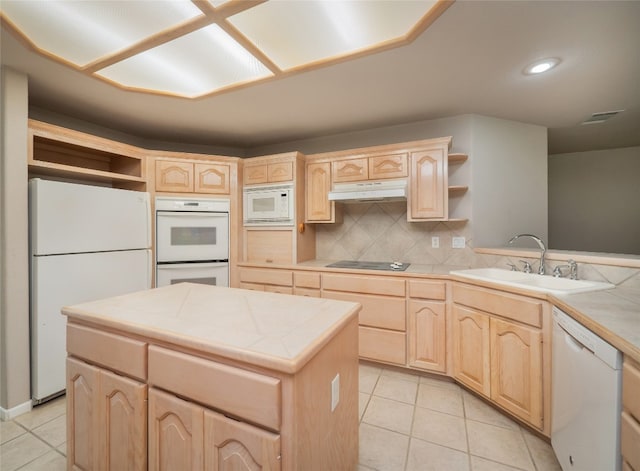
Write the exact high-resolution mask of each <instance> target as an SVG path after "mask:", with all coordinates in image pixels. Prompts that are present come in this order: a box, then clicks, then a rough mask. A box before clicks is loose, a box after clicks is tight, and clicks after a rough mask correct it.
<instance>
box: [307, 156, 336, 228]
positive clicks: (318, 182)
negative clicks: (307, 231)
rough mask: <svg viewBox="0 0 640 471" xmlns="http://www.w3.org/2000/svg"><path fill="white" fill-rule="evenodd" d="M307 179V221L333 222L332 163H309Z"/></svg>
mask: <svg viewBox="0 0 640 471" xmlns="http://www.w3.org/2000/svg"><path fill="white" fill-rule="evenodd" d="M306 180H307V181H306V184H307V197H306V198H305V205H306V206H305V208H306V213H305V218H306V222H333V210H332V209H333V203H332V202H331V201H329V191H330V190H331V164H330V163H329V162H322V163H316V164H308V165H307V177H306Z"/></svg>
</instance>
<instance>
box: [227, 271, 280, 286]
mask: <svg viewBox="0 0 640 471" xmlns="http://www.w3.org/2000/svg"><path fill="white" fill-rule="evenodd" d="M240 281H241V282H243V283H262V284H267V285H279V286H293V273H292V272H290V271H288V270H260V269H255V268H240Z"/></svg>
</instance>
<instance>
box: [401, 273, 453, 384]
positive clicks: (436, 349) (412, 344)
mask: <svg viewBox="0 0 640 471" xmlns="http://www.w3.org/2000/svg"><path fill="white" fill-rule="evenodd" d="M408 284H409V296H410V298H411V299H409V304H408V337H407V342H408V363H409V366H412V367H414V368H420V369H423V370H428V371H436V372H440V373H445V372H446V371H447V335H446V333H447V307H446V303H445V299H446V289H445V283H444V282H441V281H421V280H420V281H419V280H409V281H408ZM427 299H428V300H427Z"/></svg>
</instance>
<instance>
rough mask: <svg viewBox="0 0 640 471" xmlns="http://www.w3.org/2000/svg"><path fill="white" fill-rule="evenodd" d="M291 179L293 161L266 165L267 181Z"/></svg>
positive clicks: (287, 180)
mask: <svg viewBox="0 0 640 471" xmlns="http://www.w3.org/2000/svg"><path fill="white" fill-rule="evenodd" d="M292 180H293V162H280V163H277V164H269V165H267V181H268V182H269V183H277V182H290V181H292Z"/></svg>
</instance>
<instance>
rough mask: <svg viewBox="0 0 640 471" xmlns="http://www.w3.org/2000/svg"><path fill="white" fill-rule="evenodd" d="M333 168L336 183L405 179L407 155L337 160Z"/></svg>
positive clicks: (332, 164)
mask: <svg viewBox="0 0 640 471" xmlns="http://www.w3.org/2000/svg"><path fill="white" fill-rule="evenodd" d="M331 166H332V168H331V170H332V175H333V179H332V180H333V182H334V183H343V182H356V181H365V180H383V179H386V178H403V177H406V176H407V154H406V153H399V154H390V155H376V156H373V157H362V158H358V159H346V160H335V161H333V162H332V163H331Z"/></svg>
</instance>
